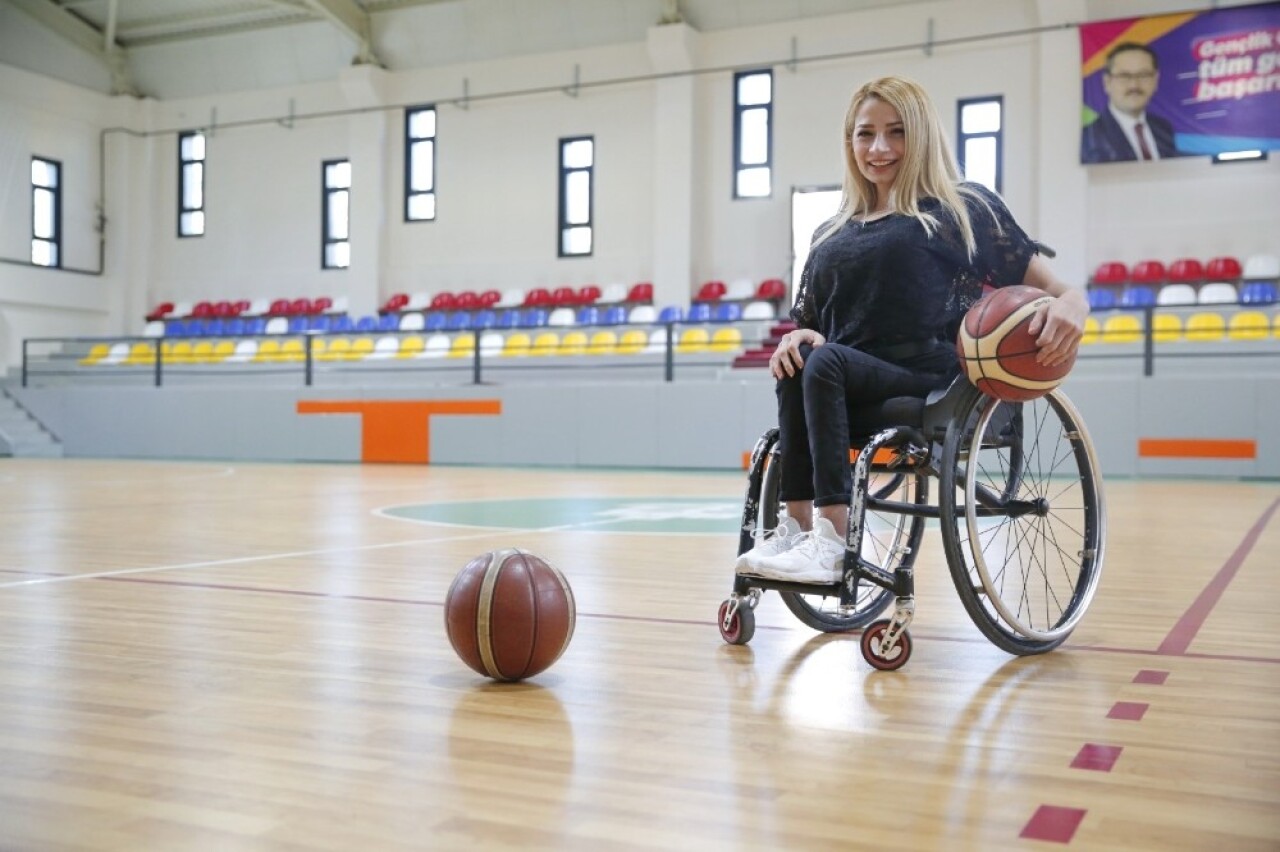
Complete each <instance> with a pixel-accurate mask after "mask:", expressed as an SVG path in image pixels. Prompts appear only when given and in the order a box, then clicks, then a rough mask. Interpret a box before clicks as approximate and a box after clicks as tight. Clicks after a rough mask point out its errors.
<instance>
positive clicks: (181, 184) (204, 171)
mask: <svg viewBox="0 0 1280 852" xmlns="http://www.w3.org/2000/svg"><path fill="white" fill-rule="evenodd" d="M196 136H199V137H200V138H201V139H203V140H204V144H205V145H206V146H207V145H208V142H209V140H208V137H207V136H205V134H204V131H202V130H187V131H184V132H182V133H179V134H178V239H188V238H191V237H203V236H204V234H205V231H206V230H207V229H206V227H205V225H206V219H205V216H204V202H205V185H206V184H205V179H206V177H207V176H208V165H207V160H208V158H207V156H201V157H200V158H199V159H198V160H197V159H190V160H188V159H186V158H185V157H184V156H183V155H182V148H183V142H184V141H186V140H187V139H192V138H194V137H196ZM205 154H206V155H207V154H208V149H207V147H206V149H205ZM192 163H199V164H200V206H199V207H187V206H186V198H187V166H188V165H190V164H192ZM188 213H199V214H200V215H201V219H200V231H199V232H198V233H197V232H195V231H189V232H188V231H184V230H183V229H182V217H183V216H185V215H187V214H188Z"/></svg>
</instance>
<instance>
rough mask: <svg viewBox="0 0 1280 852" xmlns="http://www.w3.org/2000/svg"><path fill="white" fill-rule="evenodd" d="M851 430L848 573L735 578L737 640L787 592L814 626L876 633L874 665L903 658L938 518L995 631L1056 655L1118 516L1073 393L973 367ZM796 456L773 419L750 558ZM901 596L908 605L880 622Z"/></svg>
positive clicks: (754, 470) (746, 514)
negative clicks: (1006, 397)
mask: <svg viewBox="0 0 1280 852" xmlns="http://www.w3.org/2000/svg"><path fill="white" fill-rule="evenodd" d="M850 432H851V439H852V440H851V446H852V449H853V450H856V451H857V457H856V459H855V460H853V461H852V462H851V465H852V480H853V487H852V496H851V498H850V505H849V524H848V528H847V530H846V537H845V555H844V566H843V573H842V579H841V581H840V582H839V583H834V584H831V585H810V584H799V583H793V582H788V581H779V580H772V579H766V578H761V577H756V576H750V575H743V574H735V576H734V581H733V591H732V593H731V594H730V596H729V597H728V599H726V600H725V601H724V602H723V603H721V605H720V609H719V615H718V618H717V622H718V624H719V628H720V635H721V637H722V638H723V639H724V641H726V642H728V643H729V644H733V645H745V644H746V643H747V642H749V641H751V638H752V636H753V634H754V633H755V608H756V606H757V605H758V604H759V602H760V598H761V595H762V594H763V593H764V592H765V591H767V590H770V589H772V590H775V591H777V592H778V593H779V595H780V596H781V598H782V601H783V603H784V604H785V605H786V606H787V608H788V609H789V610H790V611H791V612H792V613H793V614H794V615H795V616H796V618H798V619H799V620H800V621H801V622H803V623H804V624H805V625H807V626H809V627H811V628H814V629H816V630H819V631H823V632H828V633H839V632H845V631H853V630H858V629H862V631H863V632H862V636H861V642H860V647H861V650H862V655H863V658H864V659H865V660H866V661H867V663H869V664H870V665H871V666H872V667H873V668H875V669H878V670H882V671H892V670H896V669H899V668H901V667H902V666H903V665H904V664H905V663H906V662H907V660H908V659H909V658H910V657H911V635H910V633H909V631H908V629H907V628H908V626H909V625H910V624H911V621H912V619H913V617H914V615H915V590H914V589H915V587H914V575H913V570H914V565H915V561H916V556H917V554H918V553H919V549H920V543H921V539H922V538H923V536H924V529H925V524H926V522H927V521H929V520H932V519H936V520H937V521H938V524H939V527H940V528H941V531H942V543H943V548H944V550H945V553H946V560H947V566H948V568H949V570H950V573H951V578H952V580H953V581H954V584H955V588H956V592H957V593H958V594H959V596H960V600H961V602H962V603H963V604H964V608H965V610H966V612H967V613H968V615H969V617H970V618H971V619H972V620H973V623H974V624H975V625H976V626H977V628H978V629H979V630H980V631H981V632H982V634H983V635H984V636H986V637H987V639H989V640H990V641H991V642H992V643H993V644H995V645H996V646H997V647H999V648H1000V649H1002V650H1004V651H1006V652H1008V653H1010V654H1015V655H1031V654H1043V653H1045V652H1047V651H1051V650H1053V649H1054V648H1056V647H1058V646H1059V645H1061V644H1062V643H1063V642H1064V641H1065V640H1066V638H1067V637H1068V636H1069V635H1070V633H1071V631H1072V630H1073V629H1075V627H1076V625H1077V624H1079V622H1080V619H1081V618H1083V617H1084V614H1085V611H1086V610H1087V609H1088V608H1089V604H1090V602H1091V601H1092V599H1093V596H1094V593H1095V591H1096V590H1097V587H1098V581H1099V578H1100V576H1101V573H1102V561H1103V545H1104V543H1105V540H1106V515H1105V510H1104V505H1103V494H1102V482H1101V478H1100V476H1099V474H1098V466H1097V459H1096V456H1095V453H1094V448H1093V444H1092V442H1091V441H1090V439H1089V433H1088V432H1087V431H1086V429H1085V425H1084V423H1083V421H1082V420H1081V418H1080V414H1079V412H1078V411H1077V410H1076V408H1075V406H1074V405H1072V403H1071V401H1070V400H1069V399H1068V398H1067V396H1066V395H1065V394H1063V393H1062V392H1061V391H1060V390H1054V391H1051V392H1050V393H1048V394H1047V395H1045V396H1043V397H1040V398H1039V399H1036V400H1033V401H1030V402H1020V403H1006V402H1001V401H999V400H996V399H994V398H992V397H989V396H986V395H985V394H983V393H981V392H980V391H978V390H977V388H975V387H974V386H973V385H972V384H971V383H970V382H969V381H968V379H966V378H965V377H964V376H963V375H961V376H958V377H957V378H956V379H955V380H954V381H953V382H952V383H951V385H950V386H949V387H947V388H944V389H941V390H937V391H934V392H933V393H931V394H930V395H929V396H928V397H927V398H924V399H921V398H916V397H898V398H894V399H889V400H886V401H885V402H883V403H880V404H879V405H876V406H870V407H869V408H868V409H867V410H866V411H863V412H860V413H859V415H858V417H857V418H856V420H851V422H850ZM852 455H853V454H852V453H851V456H852ZM784 464H786V459H784V458H782V457H781V453H780V451H779V447H778V430H777V429H770V430H768V431H766V432H765V433H764V435H763V436H761V438H760V440H759V441H758V442H757V443H756V445H755V448H754V449H753V451H752V453H751V461H750V467H749V471H748V478H747V494H746V502H745V505H744V508H743V513H742V528H741V534H740V536H739V541H738V553H739V554H742V553H745V552H746V551H747V550H749V549H751V548H752V547H753V546H754V545H755V543H756V539H758V538H760V537H762V536H768V535H770V534H772V531H774V530H775V529H776V527H777V525H778V523H779V513H780V512H781V511H782V509H783V507H782V506H781V505H780V503H779V499H778V485H779V481H780V472H781V470H782V465H784ZM930 480H936V481H937V489H938V495H937V500H936V502H934V503H931V502H930V500H929V482H930ZM890 603H893V604H894V609H893V613H892V615H890V616H889V617H888V618H885V619H880V620H877V617H878V616H880V615H881V613H883V612H884V611H885V610H886V609H888V607H889V605H890Z"/></svg>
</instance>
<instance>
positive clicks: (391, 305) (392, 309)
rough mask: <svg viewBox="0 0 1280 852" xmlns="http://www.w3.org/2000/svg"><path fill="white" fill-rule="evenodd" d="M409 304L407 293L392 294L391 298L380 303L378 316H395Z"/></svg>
mask: <svg viewBox="0 0 1280 852" xmlns="http://www.w3.org/2000/svg"><path fill="white" fill-rule="evenodd" d="M408 304H409V294H408V293H393V294H392V295H391V298H389V299H387V300H386V301H385V302H383V303H382V307H380V308H378V313H380V314H395V313H399V312H400V311H402V310H404V308H405V306H406V305H408Z"/></svg>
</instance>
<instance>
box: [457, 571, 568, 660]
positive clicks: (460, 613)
mask: <svg viewBox="0 0 1280 852" xmlns="http://www.w3.org/2000/svg"><path fill="white" fill-rule="evenodd" d="M576 618H577V610H576V608H575V605H574V600H573V591H572V590H571V589H570V588H569V581H568V580H566V579H565V578H564V575H563V574H561V573H560V572H559V571H557V570H556V569H555V568H553V567H552V566H551V565H550V564H548V563H547V562H546V561H545V560H543V559H542V558H541V557H538V556H535V555H533V554H532V553H528V552H526V551H523V550H517V549H515V548H512V549H509V550H494V551H490V552H489V553H485V554H482V555H480V556H477V557H476V558H475V559H472V560H471V561H470V562H468V563H467V564H466V566H465V567H463V569H462V570H461V571H459V572H458V576H457V577H455V578H454V580H453V584H452V585H451V586H450V587H449V592H448V594H446V595H445V599H444V623H445V631H446V632H447V633H448V634H449V643H450V644H451V645H453V650H454V651H456V652H457V654H458V656H459V657H460V658H461V659H462V661H463V662H464V663H466V664H467V665H468V666H470V667H471V668H473V669H475V670H476V671H477V672H479V673H480V674H482V675H485V676H486V677H491V678H493V679H494V680H523V679H524V678H527V677H533V676H534V675H536V674H538V673H539V672H541V671H544V670H546V669H547V668H548V667H549V666H550V665H551V664H552V663H554V662H555V661H556V660H557V659H559V658H560V655H561V654H563V653H564V650H565V648H567V647H569V640H570V639H572V638H573V627H574V622H575V620H576Z"/></svg>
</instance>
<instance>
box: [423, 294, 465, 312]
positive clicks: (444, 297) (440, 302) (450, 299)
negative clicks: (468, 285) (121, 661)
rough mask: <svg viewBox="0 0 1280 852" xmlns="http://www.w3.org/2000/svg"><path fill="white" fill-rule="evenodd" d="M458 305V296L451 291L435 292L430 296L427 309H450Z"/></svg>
mask: <svg viewBox="0 0 1280 852" xmlns="http://www.w3.org/2000/svg"><path fill="white" fill-rule="evenodd" d="M457 306H458V297H457V296H455V295H453V294H452V293H436V294H435V295H434V296H432V297H431V304H430V305H429V306H428V310H432V311H452V310H456V309H457Z"/></svg>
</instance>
